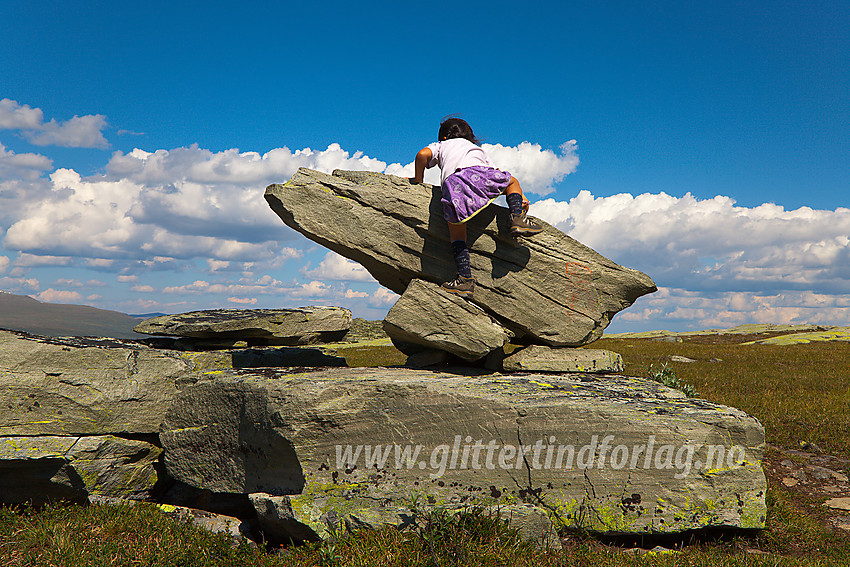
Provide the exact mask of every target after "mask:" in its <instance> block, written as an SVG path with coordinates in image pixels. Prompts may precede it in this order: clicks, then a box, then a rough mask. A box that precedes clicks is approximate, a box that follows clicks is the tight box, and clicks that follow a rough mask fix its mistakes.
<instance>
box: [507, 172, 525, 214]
mask: <svg viewBox="0 0 850 567" xmlns="http://www.w3.org/2000/svg"><path fill="white" fill-rule="evenodd" d="M513 195H516V197H513ZM505 200H506V201H507V202H508V208H509V209H510V210H511V214H512V215H521V214H522V213H523V212H524V211H526V210H528V207H527V206H526V205H525V204H526V203H527V202H528V200H527V199H526V198H525V195H523V193H522V187H520V186H519V181H517V180H516V177H514V176H511V181H510V183H508V187H507V188H506V189H505Z"/></svg>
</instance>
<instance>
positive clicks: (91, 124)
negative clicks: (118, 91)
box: [0, 98, 109, 148]
mask: <svg viewBox="0 0 850 567" xmlns="http://www.w3.org/2000/svg"><path fill="white" fill-rule="evenodd" d="M106 126H107V124H106V117H105V116H103V115H102V114H87V115H85V116H74V117H73V118H71V119H70V120H66V121H64V122H57V121H56V120H55V119H51V120H50V121H49V122H45V121H44V112H42V110H41V109H40V108H31V107H30V106H29V105H26V104H23V105H22V104H20V103H18V102H17V101H14V100H11V99H8V98H4V99H3V100H0V130H21V131H22V134H23V136H24V137H25V138H26V139H27V140H29V142H30V143H32V144H35V145H37V146H51V145H52V146H63V147H67V148H108V147H109V142H107V141H106V138H105V137H104V136H103V129H104V128H106Z"/></svg>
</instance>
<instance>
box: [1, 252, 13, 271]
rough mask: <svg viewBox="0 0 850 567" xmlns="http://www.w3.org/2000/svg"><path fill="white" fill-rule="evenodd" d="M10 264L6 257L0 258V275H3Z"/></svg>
mask: <svg viewBox="0 0 850 567" xmlns="http://www.w3.org/2000/svg"><path fill="white" fill-rule="evenodd" d="M10 263H11V260H9V257H8V256H0V274H3V273H5V272H6V270H8V269H9V264H10Z"/></svg>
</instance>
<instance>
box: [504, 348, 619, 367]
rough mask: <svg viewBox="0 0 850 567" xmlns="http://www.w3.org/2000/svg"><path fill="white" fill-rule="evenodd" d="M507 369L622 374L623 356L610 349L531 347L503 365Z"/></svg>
mask: <svg viewBox="0 0 850 567" xmlns="http://www.w3.org/2000/svg"><path fill="white" fill-rule="evenodd" d="M502 365H503V366H502V367H503V368H504V369H505V370H513V371H526V372H622V371H623V357H622V356H620V355H619V354H617V353H616V352H612V351H610V350H602V349H591V348H568V347H563V348H553V347H545V346H541V345H531V346H528V347H525V348H523V349H521V350H519V351H516V352H514V353H513V354H511V356H509V357H507V358H505V360H504V362H503V363H502Z"/></svg>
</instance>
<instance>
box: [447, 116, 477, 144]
mask: <svg viewBox="0 0 850 567" xmlns="http://www.w3.org/2000/svg"><path fill="white" fill-rule="evenodd" d="M443 138H445V139H446V140H451V139H452V138H464V139H466V140H469V141H470V142H472V143H473V144H477V143H478V142H479V140H478V138H476V137H475V134H474V133H473V132H472V126H470V125H469V124H468V123H467V122H466V120H464V119H463V118H458V117H457V116H447V117H445V118H444V119H443V121H442V122H441V123H440V131H439V132H438V133H437V141H442V140H443Z"/></svg>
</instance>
